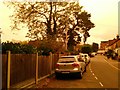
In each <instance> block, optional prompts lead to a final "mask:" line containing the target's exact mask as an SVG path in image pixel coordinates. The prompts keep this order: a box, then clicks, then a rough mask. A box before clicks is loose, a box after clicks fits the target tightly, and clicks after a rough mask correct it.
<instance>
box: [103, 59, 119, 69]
mask: <svg viewBox="0 0 120 90" xmlns="http://www.w3.org/2000/svg"><path fill="white" fill-rule="evenodd" d="M104 60H105V61H106V62H107V63H108V64H109V65H110V66H111V67H113V68H115V69H117V70H120V69H119V68H117V67H115V66H114V65H112V64H110V63H109V62H108V61H107V60H106V59H105V58H104Z"/></svg>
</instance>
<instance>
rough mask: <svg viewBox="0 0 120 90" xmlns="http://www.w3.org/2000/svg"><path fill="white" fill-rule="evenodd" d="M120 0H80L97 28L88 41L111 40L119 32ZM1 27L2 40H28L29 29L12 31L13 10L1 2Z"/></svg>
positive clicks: (93, 30)
mask: <svg viewBox="0 0 120 90" xmlns="http://www.w3.org/2000/svg"><path fill="white" fill-rule="evenodd" d="M119 1H120V0H79V2H80V5H82V6H84V8H83V9H85V10H86V11H87V12H89V13H91V15H92V17H91V21H92V22H93V23H94V24H95V28H93V29H91V30H90V31H89V33H90V35H91V36H90V37H89V38H88V40H87V43H89V44H92V43H93V42H95V43H100V42H101V41H105V40H110V39H113V38H115V37H116V35H117V34H118V2H119ZM0 12H1V13H0V22H1V23H0V28H1V30H2V32H3V34H2V41H3V42H4V41H8V40H9V41H11V40H27V39H25V35H26V33H27V31H25V30H20V31H11V29H10V25H11V21H10V18H9V16H10V15H12V13H13V12H12V10H10V9H9V8H8V7H6V6H5V5H4V4H3V3H2V1H1V2H0Z"/></svg>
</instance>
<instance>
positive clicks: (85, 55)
mask: <svg viewBox="0 0 120 90" xmlns="http://www.w3.org/2000/svg"><path fill="white" fill-rule="evenodd" d="M80 58H82V59H83V60H84V62H85V63H86V65H88V64H89V62H90V57H89V55H88V54H86V53H80Z"/></svg>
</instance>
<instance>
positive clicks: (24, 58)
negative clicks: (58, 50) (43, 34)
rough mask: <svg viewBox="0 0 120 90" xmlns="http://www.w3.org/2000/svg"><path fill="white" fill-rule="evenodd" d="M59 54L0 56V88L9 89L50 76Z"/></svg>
mask: <svg viewBox="0 0 120 90" xmlns="http://www.w3.org/2000/svg"><path fill="white" fill-rule="evenodd" d="M58 58H59V54H50V56H38V54H10V52H8V53H7V54H3V55H2V88H11V87H13V86H16V85H19V83H23V82H25V81H28V80H31V79H32V80H33V81H34V83H36V84H37V83H38V80H39V79H40V78H42V77H44V76H46V75H49V74H51V73H52V72H53V71H54V69H55V64H56V62H57V60H58Z"/></svg>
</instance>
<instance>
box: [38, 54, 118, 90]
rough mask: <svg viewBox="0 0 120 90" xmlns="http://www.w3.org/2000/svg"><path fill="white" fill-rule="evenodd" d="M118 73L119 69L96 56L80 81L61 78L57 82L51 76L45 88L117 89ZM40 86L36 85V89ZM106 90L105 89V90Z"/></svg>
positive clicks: (102, 57)
mask: <svg viewBox="0 0 120 90" xmlns="http://www.w3.org/2000/svg"><path fill="white" fill-rule="evenodd" d="M118 72H120V69H118V67H116V66H115V65H113V64H111V63H110V62H109V60H106V59H105V57H104V56H102V55H97V56H95V57H93V58H91V62H90V63H89V65H88V66H87V71H86V72H85V73H84V74H83V78H82V79H78V78H67V79H66V78H63V79H60V80H57V79H56V78H55V76H53V77H52V78H51V79H50V80H48V82H47V84H46V85H43V86H42V87H45V88H118V83H119V82H118V79H119V77H118ZM39 87H40V85H38V88H39ZM106 90H107V89H106Z"/></svg>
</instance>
